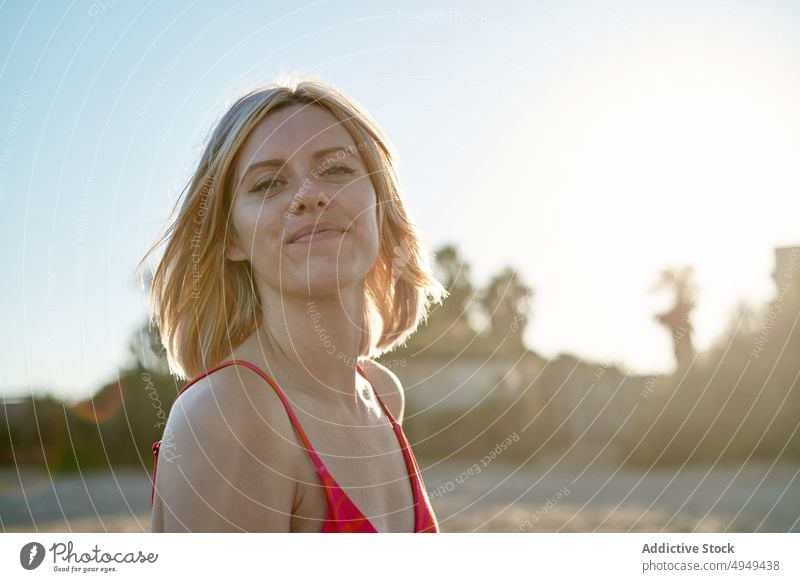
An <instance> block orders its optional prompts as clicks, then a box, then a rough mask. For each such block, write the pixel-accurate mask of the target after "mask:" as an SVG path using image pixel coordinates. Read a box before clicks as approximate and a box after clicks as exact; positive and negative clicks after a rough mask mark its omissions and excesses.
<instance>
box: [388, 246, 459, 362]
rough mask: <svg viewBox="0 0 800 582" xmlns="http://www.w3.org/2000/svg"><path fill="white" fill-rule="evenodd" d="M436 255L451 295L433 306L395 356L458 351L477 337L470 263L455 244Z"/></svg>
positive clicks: (441, 278) (437, 274)
mask: <svg viewBox="0 0 800 582" xmlns="http://www.w3.org/2000/svg"><path fill="white" fill-rule="evenodd" d="M434 255H435V258H436V260H435V263H434V276H435V277H436V278H437V279H438V280H439V282H441V284H442V285H443V286H444V288H445V289H447V292H448V295H447V298H446V299H445V300H444V301H442V303H441V304H438V305H436V306H434V307H433V308H432V309H431V312H430V314H429V316H428V319H427V321H426V322H425V323H424V324H422V325H421V326H420V328H419V329H418V330H417V332H416V333H415V334H414V335H412V336H411V338H410V339H409V341H408V343H407V344H406V346H405V347H404V348H398V349H397V350H395V351H394V352H393V354H394V355H395V356H396V355H398V354H406V353H407V354H420V355H421V354H425V355H429V356H432V355H437V356H438V355H442V354H456V353H458V352H459V351H460V350H462V349H464V348H465V347H466V346H467V345H468V344H469V343H470V341H472V340H473V339H474V337H475V330H474V328H473V326H472V324H471V320H472V319H474V317H475V313H474V311H475V309H474V303H473V299H474V295H475V290H474V288H473V286H472V283H471V282H470V279H469V274H470V267H469V264H467V262H466V261H465V260H464V259H462V258H461V256H459V254H458V251H457V250H456V248H455V247H453V246H451V245H446V246H444V247H442V248H440V249H439V250H438V251H437V252H436V253H434Z"/></svg>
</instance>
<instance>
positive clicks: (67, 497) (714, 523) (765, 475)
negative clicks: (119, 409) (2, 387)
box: [0, 459, 800, 533]
mask: <svg viewBox="0 0 800 582" xmlns="http://www.w3.org/2000/svg"><path fill="white" fill-rule="evenodd" d="M420 464H421V466H422V467H423V478H424V480H425V485H426V488H427V491H428V495H429V497H430V499H431V502H432V504H433V506H434V509H435V511H436V515H437V518H438V520H439V524H440V528H441V530H442V531H443V532H520V533H522V532H800V467H797V466H794V465H792V464H788V463H774V464H773V463H772V462H764V461H759V462H756V463H749V464H747V465H741V464H732V465H726V466H719V465H718V466H716V467H713V469H712V468H710V467H688V466H687V467H684V468H683V469H682V470H677V469H670V470H667V469H659V470H651V471H649V472H648V471H645V470H632V469H626V468H620V467H619V466H618V465H616V464H614V463H609V462H606V463H602V464H601V463H599V462H594V463H591V464H590V460H584V461H581V462H578V461H577V460H575V459H573V460H571V461H569V462H567V461H565V460H563V459H561V460H559V459H549V460H539V461H538V462H536V463H528V464H526V465H514V464H509V463H507V462H503V461H502V460H499V459H498V460H495V461H493V462H491V463H488V464H486V465H485V466H484V465H483V464H482V463H481V462H478V463H475V464H470V463H466V462H461V461H458V460H447V461H440V462H436V461H426V460H423V459H420ZM149 496H150V482H149V478H148V476H147V474H146V473H145V472H144V471H142V472H136V471H133V470H125V471H115V472H113V473H111V472H99V471H92V472H85V473H83V474H76V475H68V476H53V477H52V478H51V476H49V475H48V474H47V473H43V472H37V471H30V470H28V471H24V472H22V473H18V472H17V471H16V470H14V469H8V468H6V469H3V470H2V471H0V525H1V526H2V528H3V531H5V532H33V531H38V532H146V531H148V529H149Z"/></svg>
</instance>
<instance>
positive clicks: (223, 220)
mask: <svg viewBox="0 0 800 582" xmlns="http://www.w3.org/2000/svg"><path fill="white" fill-rule="evenodd" d="M294 104H303V105H316V106H319V107H323V108H325V109H326V110H328V111H329V112H330V113H332V114H333V115H334V116H335V117H336V118H337V119H338V120H339V122H340V123H341V124H342V125H343V126H344V127H345V129H347V131H348V133H349V134H350V135H351V137H352V138H353V139H354V140H355V142H356V143H357V144H359V151H360V153H361V155H362V159H363V161H364V163H365V165H366V166H367V171H368V173H369V175H370V179H371V180H372V183H373V187H374V189H375V192H376V195H377V217H378V227H379V233H380V248H379V252H378V258H377V260H376V261H375V264H374V266H373V268H372V269H371V270H370V272H369V273H368V274H367V276H366V279H365V285H364V293H365V301H364V331H363V334H362V337H361V342H360V344H359V354H358V355H359V356H366V357H370V358H373V357H377V356H379V355H381V354H382V353H384V352H387V351H389V350H391V349H392V348H394V347H395V346H397V345H401V344H403V343H405V341H406V340H407V338H408V337H409V336H410V335H411V334H412V333H414V331H415V330H416V329H417V327H418V325H419V324H420V323H421V322H422V321H424V320H425V319H426V318H427V316H428V309H429V308H430V306H431V304H432V302H437V303H440V302H441V301H442V300H443V299H444V298H445V297H446V296H447V291H446V290H445V289H444V288H443V287H442V285H441V284H440V283H439V282H438V281H437V280H436V279H435V278H434V277H433V275H432V274H431V271H430V269H429V267H428V265H427V264H426V261H425V258H424V254H423V248H422V244H421V241H420V238H419V235H418V234H417V229H416V227H415V225H414V224H413V223H412V221H411V220H410V219H409V216H408V214H407V212H406V209H405V207H404V205H403V202H402V200H401V198H400V188H399V183H398V179H397V175H396V171H395V161H394V160H395V159H396V156H395V155H394V154H393V151H392V147H391V145H390V144H389V142H388V140H387V139H386V137H385V135H384V134H383V131H382V130H381V128H380V127H379V126H378V124H377V123H376V122H375V121H374V120H372V119H371V117H370V116H369V115H368V114H367V113H366V112H365V111H364V110H363V109H362V108H361V106H360V105H359V104H357V103H356V102H355V101H354V100H353V99H351V98H349V97H347V96H346V95H344V94H343V93H341V92H340V91H339V90H337V89H336V88H334V87H333V86H331V85H330V84H328V83H326V82H324V81H321V80H320V79H318V78H316V77H309V76H304V77H295V78H294V79H293V80H292V79H289V80H287V81H285V82H276V83H274V84H271V85H269V86H267V87H263V88H259V89H257V90H254V91H251V92H249V93H247V94H246V95H244V96H242V97H240V98H239V99H238V100H237V101H236V102H235V103H234V104H233V105H232V106H231V107H230V108H229V109H228V110H227V111H226V113H225V114H224V115H223V116H222V119H220V121H219V122H218V123H217V125H216V128H215V129H214V131H213V133H212V134H211V137H210V139H209V141H208V143H207V145H206V147H205V151H204V152H203V154H202V157H201V159H200V162H199V164H198V166H197V168H196V170H195V172H194V174H193V176H192V177H191V179H190V180H189V183H188V184H187V186H186V188H185V190H184V192H183V194H182V201H181V198H179V199H178V201H177V202H176V204H175V207H174V208H173V211H172V216H174V219H172V220H171V221H170V224H169V226H168V228H167V229H166V231H165V232H164V234H162V235H161V236H160V237H159V238H158V240H157V241H156V242H155V243H154V244H153V245H152V246H151V247H150V248H149V249H148V251H147V253H146V254H145V255H144V257H142V259H141V261H140V262H139V267H138V268H140V267H141V266H142V264H143V263H144V262H145V261H146V260H147V258H148V257H149V256H150V255H151V254H152V253H153V252H154V251H155V250H156V249H157V248H158V247H159V246H161V245H162V244H163V243H164V242H166V248H165V250H164V255H163V257H162V259H161V260H160V262H159V263H158V265H157V267H156V269H155V271H154V272H153V276H152V282H151V286H150V297H149V306H150V322H151V324H152V323H153V322H155V323H156V325H158V328H159V333H160V334H161V342H162V344H163V345H164V347H165V349H166V352H167V361H168V363H169V368H170V371H171V372H172V373H173V374H177V375H178V376H182V377H184V378H193V377H195V376H197V375H198V374H200V373H202V372H203V371H204V370H206V369H208V368H209V367H211V366H213V365H215V364H217V363H219V362H221V361H222V360H223V359H224V358H225V357H226V356H227V355H228V354H229V353H230V352H231V351H232V350H233V349H234V348H235V347H236V346H238V345H239V344H241V342H243V341H244V340H245V339H246V338H247V337H248V336H249V335H250V334H251V333H253V332H254V331H255V329H256V328H257V326H258V325H259V324H260V322H261V316H262V309H263V307H264V306H262V305H261V299H260V297H259V293H258V290H257V288H256V285H255V282H254V279H253V273H252V270H251V266H250V263H249V262H248V261H231V260H228V259H227V258H226V257H225V248H226V244H229V242H228V240H227V237H228V233H229V231H230V232H232V225H231V224H230V206H231V203H232V199H233V190H234V189H235V184H234V179H235V174H236V161H237V156H238V154H239V152H240V150H241V148H242V145H243V144H244V142H245V140H246V139H247V137H248V136H249V135H250V133H251V132H252V131H253V129H254V128H255V127H256V126H257V125H258V124H259V123H260V122H261V121H263V120H264V119H265V118H266V117H267V116H268V115H269V114H270V113H272V112H274V111H276V110H277V109H278V108H281V107H285V106H288V105H294ZM362 143H363V144H364V147H363V149H362V148H361V144H362ZM179 206H180V208H179ZM138 268H137V269H138ZM378 326H380V330H378Z"/></svg>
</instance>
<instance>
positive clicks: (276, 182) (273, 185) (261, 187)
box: [250, 178, 285, 194]
mask: <svg viewBox="0 0 800 582" xmlns="http://www.w3.org/2000/svg"><path fill="white" fill-rule="evenodd" d="M281 184H285V182H284V181H283V180H280V179H274V178H264V179H263V180H259V181H258V182H256V184H255V186H253V187H252V188H251V189H250V192H263V193H265V194H269V193H271V192H275V191H276V190H278V189H279V188H280V186H281Z"/></svg>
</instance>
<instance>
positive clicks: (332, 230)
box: [286, 222, 345, 244]
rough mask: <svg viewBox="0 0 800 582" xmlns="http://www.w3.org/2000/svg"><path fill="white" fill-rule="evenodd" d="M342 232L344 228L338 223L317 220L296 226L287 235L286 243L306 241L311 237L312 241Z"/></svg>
mask: <svg viewBox="0 0 800 582" xmlns="http://www.w3.org/2000/svg"><path fill="white" fill-rule="evenodd" d="M343 232H345V229H343V228H341V227H340V226H338V225H335V224H332V223H327V222H317V223H312V224H307V225H305V226H302V227H300V228H298V229H297V230H295V231H294V232H292V233H291V234H290V235H289V237H288V238H287V241H286V242H287V244H291V243H295V242H298V243H302V242H308V241H310V240H312V237H313V240H314V241H316V240H323V239H326V238H331V237H333V236H336V235H337V234H340V233H343Z"/></svg>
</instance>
